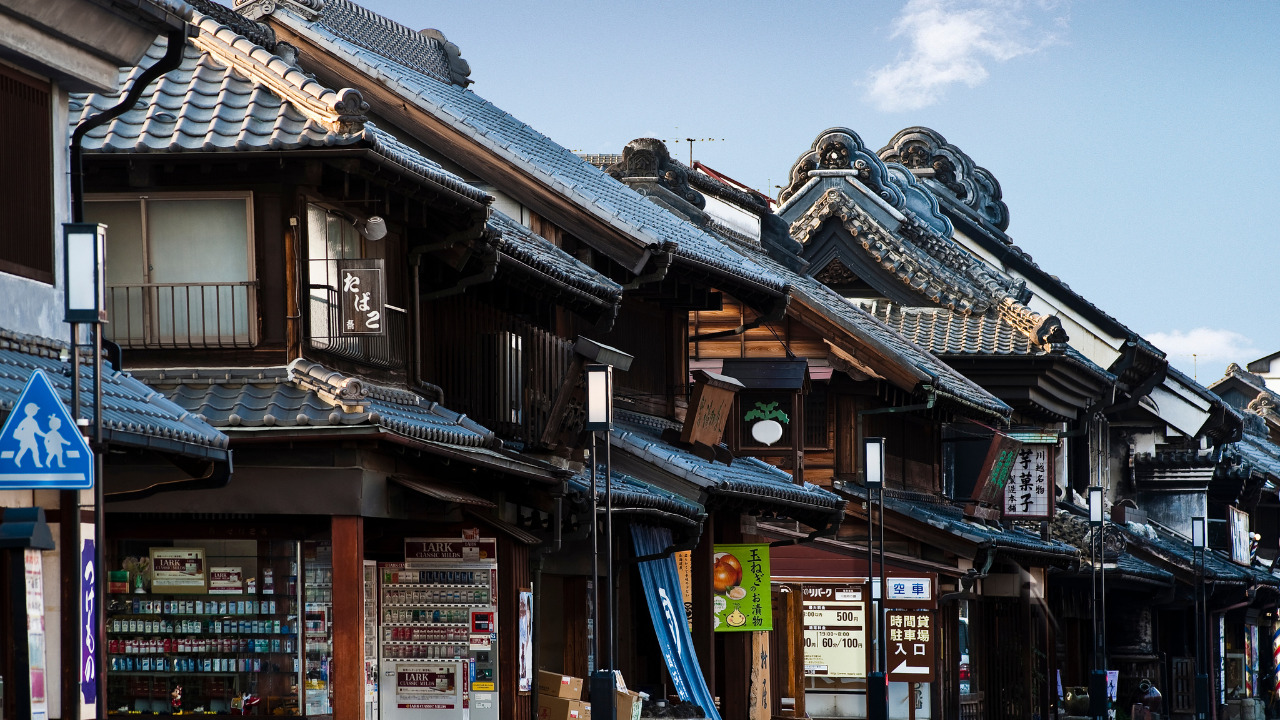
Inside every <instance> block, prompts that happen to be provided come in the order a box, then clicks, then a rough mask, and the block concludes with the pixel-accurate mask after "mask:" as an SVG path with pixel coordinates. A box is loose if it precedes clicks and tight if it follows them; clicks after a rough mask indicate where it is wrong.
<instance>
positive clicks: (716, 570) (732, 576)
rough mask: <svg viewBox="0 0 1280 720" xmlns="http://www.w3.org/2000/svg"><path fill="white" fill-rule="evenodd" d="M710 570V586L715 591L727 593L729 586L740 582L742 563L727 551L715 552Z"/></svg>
mask: <svg viewBox="0 0 1280 720" xmlns="http://www.w3.org/2000/svg"><path fill="white" fill-rule="evenodd" d="M711 572H712V575H711V577H712V581H711V583H712V587H713V589H714V590H715V591H716V592H717V593H721V594H724V593H727V592H729V589H730V588H732V587H733V586H735V585H737V584H738V583H741V582H742V563H740V562H738V558H736V557H734V556H733V555H730V554H729V553H716V559H715V564H714V565H712V566H711Z"/></svg>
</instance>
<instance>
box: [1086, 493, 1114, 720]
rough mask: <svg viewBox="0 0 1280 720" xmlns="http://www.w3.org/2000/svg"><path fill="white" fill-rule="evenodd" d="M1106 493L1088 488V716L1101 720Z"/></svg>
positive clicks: (1103, 703) (1104, 658) (1104, 708)
mask: <svg viewBox="0 0 1280 720" xmlns="http://www.w3.org/2000/svg"><path fill="white" fill-rule="evenodd" d="M1105 501H1106V495H1105V490H1104V489H1103V488H1101V487H1098V486H1096V485H1094V486H1091V487H1090V488H1089V527H1090V533H1089V538H1090V541H1089V561H1090V563H1089V564H1090V575H1089V577H1090V582H1089V594H1090V599H1091V600H1092V601H1093V603H1092V604H1093V672H1091V673H1089V714H1090V715H1091V716H1092V717H1094V718H1097V719H1098V720H1102V719H1103V718H1106V717H1107V706H1108V704H1109V702H1108V701H1109V699H1110V698H1108V696H1107V695H1108V694H1107V650H1106V634H1107V628H1106V601H1107V600H1106V597H1105V594H1104V593H1102V592H1100V591H1099V584H1101V585H1102V587H1103V588H1105V587H1106V585H1105V583H1106V579H1105V577H1106V576H1105V575H1104V573H1105V569H1104V568H1103V563H1104V562H1105V557H1104V553H1105V549H1106V548H1105V546H1104V545H1103V541H1102V536H1103V533H1104V532H1105V531H1106V517H1105V513H1104V507H1103V506H1104V503H1105Z"/></svg>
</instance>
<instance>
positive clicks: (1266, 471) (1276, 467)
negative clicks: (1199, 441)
mask: <svg viewBox="0 0 1280 720" xmlns="http://www.w3.org/2000/svg"><path fill="white" fill-rule="evenodd" d="M1222 455H1223V459H1224V460H1227V461H1230V462H1233V463H1235V464H1236V466H1237V468H1238V469H1239V470H1240V471H1241V472H1243V473H1245V474H1246V475H1251V474H1253V473H1260V474H1262V475H1266V476H1268V479H1269V481H1270V482H1271V483H1273V484H1277V485H1280V447H1276V446H1275V445H1272V444H1271V442H1270V441H1268V440H1267V439H1266V437H1264V436H1259V435H1255V434H1252V433H1245V435H1244V437H1243V438H1241V440H1240V441H1239V442H1234V443H1230V444H1228V445H1224V446H1223V447H1222Z"/></svg>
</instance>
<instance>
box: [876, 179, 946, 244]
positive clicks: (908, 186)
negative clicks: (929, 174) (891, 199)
mask: <svg viewBox="0 0 1280 720" xmlns="http://www.w3.org/2000/svg"><path fill="white" fill-rule="evenodd" d="M885 167H886V168H887V170H888V174H889V182H892V183H893V184H894V185H897V186H898V189H899V190H901V191H902V196H903V199H904V202H903V207H901V208H898V209H899V210H901V211H902V213H903V214H904V215H907V216H908V217H911V218H912V219H914V220H917V221H919V222H921V223H923V224H924V225H926V226H928V227H929V229H931V230H933V231H934V232H936V233H938V234H939V235H942V236H943V237H951V233H952V230H953V229H952V227H951V220H950V219H949V218H948V217H947V216H946V215H943V214H942V208H940V207H939V206H938V196H937V195H934V194H933V193H932V192H931V191H930V190H929V188H927V187H925V186H924V185H921V184H920V181H919V180H917V179H916V176H915V175H913V174H911V171H910V170H908V169H907V168H905V167H903V166H902V165H899V164H897V163H885Z"/></svg>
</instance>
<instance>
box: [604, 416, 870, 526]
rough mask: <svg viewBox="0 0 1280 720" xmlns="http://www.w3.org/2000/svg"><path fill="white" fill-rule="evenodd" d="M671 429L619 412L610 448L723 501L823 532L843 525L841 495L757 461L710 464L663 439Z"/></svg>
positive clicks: (657, 420)
mask: <svg viewBox="0 0 1280 720" xmlns="http://www.w3.org/2000/svg"><path fill="white" fill-rule="evenodd" d="M666 428H673V429H678V428H679V424H678V423H674V422H671V421H668V420H664V419H662V418H657V417H653V416H650V415H642V414H640V413H634V412H630V411H626V410H619V411H616V414H615V417H614V429H613V430H612V432H611V433H610V443H611V444H612V445H613V446H614V447H615V448H617V449H618V450H619V451H622V452H626V453H628V454H630V455H633V456H635V457H637V458H639V459H641V460H643V461H644V462H646V463H650V464H652V465H654V466H655V467H657V468H658V469H660V470H661V471H662V472H665V473H667V474H669V475H672V476H675V477H678V478H680V479H682V480H684V481H686V482H689V483H691V484H692V485H693V486H695V487H698V488H701V489H702V490H703V491H704V492H705V493H707V494H708V496H709V497H710V498H716V499H718V500H720V501H721V502H723V501H726V500H727V501H731V502H733V503H734V504H735V505H745V506H749V507H751V508H755V509H766V510H773V511H775V512H779V513H781V514H784V515H787V516H789V517H793V518H795V519H798V520H800V521H801V522H805V523H806V524H809V525H811V526H814V527H818V528H821V527H823V526H824V525H830V526H832V527H834V526H835V525H836V524H839V519H840V517H841V516H842V514H843V509H844V504H845V501H844V499H842V498H840V497H839V496H837V495H835V494H833V493H830V492H828V491H826V490H823V489H822V488H819V487H817V486H816V485H813V484H811V483H804V484H796V483H795V482H794V481H793V480H792V478H791V476H790V475H788V474H787V473H785V472H783V471H782V470H779V469H778V468H775V467H773V466H772V465H769V464H768V463H766V462H764V461H762V460H759V459H757V458H753V457H739V458H735V459H734V460H733V462H732V463H731V464H729V465H725V464H723V463H718V462H712V461H709V460H705V459H703V458H700V457H698V456H696V455H694V454H693V453H691V452H689V451H687V450H684V449H682V448H679V447H676V446H674V445H671V444H669V443H666V442H664V441H663V440H662V439H661V437H660V435H661V433H662V430H663V429H666Z"/></svg>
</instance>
